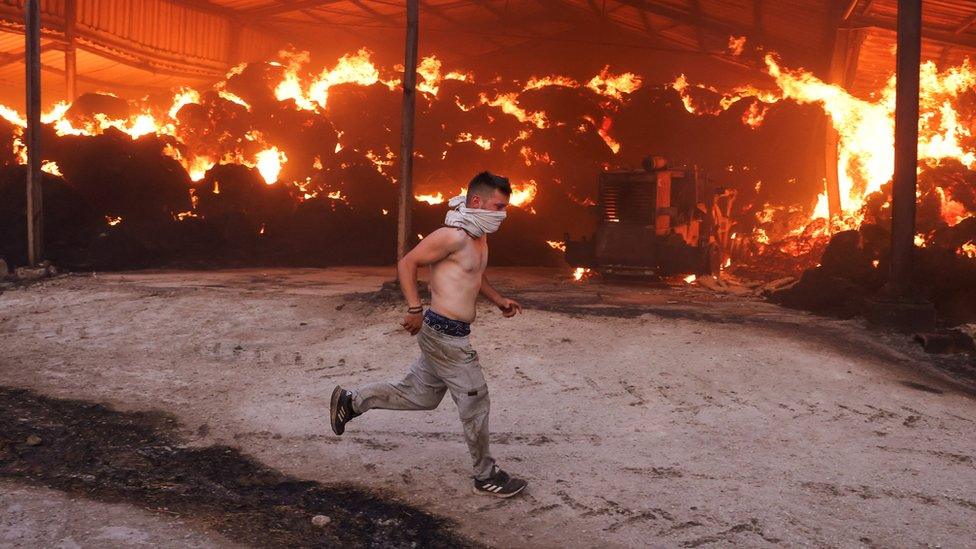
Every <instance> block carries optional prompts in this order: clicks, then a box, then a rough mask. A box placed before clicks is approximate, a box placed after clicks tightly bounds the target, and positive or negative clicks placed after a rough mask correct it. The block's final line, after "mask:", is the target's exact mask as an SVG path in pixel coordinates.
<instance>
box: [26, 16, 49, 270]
mask: <svg viewBox="0 0 976 549" xmlns="http://www.w3.org/2000/svg"><path fill="white" fill-rule="evenodd" d="M39 4H40V0H27V1H26V3H25V4H24V23H25V27H26V32H25V34H24V35H25V37H26V44H25V48H24V50H25V54H26V59H25V60H24V65H25V66H26V67H27V75H26V76H27V79H26V80H27V135H26V144H27V262H28V263H29V264H30V265H31V266H35V265H37V263H38V262H39V261H40V260H41V255H42V252H43V247H42V243H43V241H44V234H43V227H44V217H43V215H42V210H41V132H40V129H41V15H40V5H39Z"/></svg>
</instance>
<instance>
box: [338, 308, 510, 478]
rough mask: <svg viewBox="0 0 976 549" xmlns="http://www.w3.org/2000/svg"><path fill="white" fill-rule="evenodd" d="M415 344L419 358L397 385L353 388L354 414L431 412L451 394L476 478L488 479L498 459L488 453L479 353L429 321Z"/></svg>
mask: <svg viewBox="0 0 976 549" xmlns="http://www.w3.org/2000/svg"><path fill="white" fill-rule="evenodd" d="M417 343H418V344H419V345H420V357H419V358H418V359H417V360H416V361H415V362H414V363H413V365H412V366H410V371H409V372H408V373H407V375H406V377H404V378H403V379H402V380H400V381H398V382H396V383H386V382H384V383H370V384H369V385H364V386H363V387H360V388H358V389H353V390H352V394H353V401H352V407H353V410H355V411H356V412H359V413H362V412H366V411H367V410H372V409H380V410H433V409H434V408H437V405H438V404H440V402H441V399H443V398H444V392H445V391H448V390H449V391H450V392H451V398H453V399H454V403H455V404H457V408H458V415H460V416H461V425H462V426H463V427H464V439H465V441H466V442H467V443H468V451H469V452H471V459H472V461H473V462H474V477H475V478H476V479H478V480H484V479H486V478H488V477H489V476H490V475H491V470H492V466H493V465H494V464H495V460H494V459H492V457H491V454H490V453H489V452H488V408H489V399H488V385H487V384H486V383H485V376H484V374H483V373H482V372H481V363H479V362H478V353H477V352H475V350H474V349H472V348H471V342H470V340H469V338H468V337H467V336H465V337H454V336H449V335H445V334H442V333H440V332H438V331H436V330H434V329H433V328H431V327H430V326H428V325H427V324H426V323H424V324H422V325H421V328H420V333H419V334H418V335H417Z"/></svg>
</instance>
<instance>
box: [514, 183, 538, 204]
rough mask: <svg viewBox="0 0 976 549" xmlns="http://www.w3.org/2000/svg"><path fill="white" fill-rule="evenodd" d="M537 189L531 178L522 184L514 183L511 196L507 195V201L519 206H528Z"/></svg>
mask: <svg viewBox="0 0 976 549" xmlns="http://www.w3.org/2000/svg"><path fill="white" fill-rule="evenodd" d="M538 190H539V188H538V186H537V185H536V183H535V181H533V180H529V182H528V183H523V184H518V183H515V184H513V185H512V196H510V197H508V203H509V204H511V205H512V206H518V207H520V208H521V207H525V206H528V205H529V203H531V202H532V199H534V198H535V194H536V192H537V191H538Z"/></svg>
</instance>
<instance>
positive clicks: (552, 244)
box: [546, 240, 566, 252]
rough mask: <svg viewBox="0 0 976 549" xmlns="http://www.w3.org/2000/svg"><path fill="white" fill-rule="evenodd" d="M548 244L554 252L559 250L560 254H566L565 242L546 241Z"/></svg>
mask: <svg viewBox="0 0 976 549" xmlns="http://www.w3.org/2000/svg"><path fill="white" fill-rule="evenodd" d="M546 244H548V245H549V247H550V248H552V249H553V250H559V251H560V252H565V251H566V243H565V242H560V241H556V240H546Z"/></svg>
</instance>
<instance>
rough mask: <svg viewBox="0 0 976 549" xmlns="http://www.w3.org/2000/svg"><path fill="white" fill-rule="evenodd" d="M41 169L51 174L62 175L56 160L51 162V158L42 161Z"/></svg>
mask: <svg viewBox="0 0 976 549" xmlns="http://www.w3.org/2000/svg"><path fill="white" fill-rule="evenodd" d="M41 171H44V172H47V173H49V174H51V175H56V176H58V177H62V175H61V168H59V167H58V164H57V162H53V161H51V160H45V161H44V162H42V163H41Z"/></svg>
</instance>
